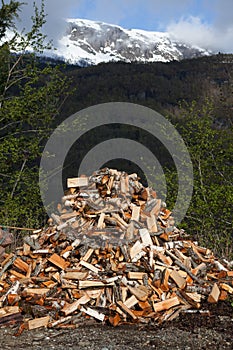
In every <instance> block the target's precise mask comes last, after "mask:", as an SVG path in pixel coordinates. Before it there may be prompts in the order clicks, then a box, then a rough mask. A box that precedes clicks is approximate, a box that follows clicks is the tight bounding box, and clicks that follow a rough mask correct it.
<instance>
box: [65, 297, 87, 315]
mask: <svg viewBox="0 0 233 350" xmlns="http://www.w3.org/2000/svg"><path fill="white" fill-rule="evenodd" d="M90 300H91V299H90V297H89V296H87V295H83V296H82V297H81V298H80V299H78V300H76V301H74V302H73V303H72V304H66V305H65V306H64V307H63V309H61V311H62V312H63V313H64V314H65V316H67V315H70V314H72V313H73V312H75V311H76V310H77V309H78V308H79V306H80V305H85V304H87V303H88V302H89V301H90Z"/></svg>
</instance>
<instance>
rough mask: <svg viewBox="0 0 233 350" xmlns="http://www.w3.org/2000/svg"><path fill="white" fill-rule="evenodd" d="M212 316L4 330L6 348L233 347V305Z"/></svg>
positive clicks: (216, 310)
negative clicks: (18, 333) (157, 322)
mask: <svg viewBox="0 0 233 350" xmlns="http://www.w3.org/2000/svg"><path fill="white" fill-rule="evenodd" d="M209 310H210V316H205V315H202V314H182V315H180V316H179V318H177V319H176V320H174V321H171V322H165V323H163V324H162V325H160V326H158V325H157V326H153V325H122V326H119V327H116V328H113V327H111V326H107V325H101V324H98V323H96V322H95V321H93V320H91V319H90V320H87V321H85V322H84V323H80V324H79V325H77V328H75V329H36V330H34V331H30V332H29V331H25V332H24V333H23V334H22V335H21V336H19V337H15V336H14V333H15V332H16V328H14V327H12V328H11V327H8V328H7V329H5V328H2V329H0V337H1V346H0V348H1V349H2V350H3V349H13V348H17V349H18V350H21V349H24V350H25V349H38V350H39V349H43V350H47V349H48V350H50V349H56V350H63V349H74V350H84V349H85V350H86V349H90V350H92V349H93V350H94V349H95V350H118V349H121V350H123V349H129V350H131V349H132V350H133V349H134V350H136V349H138V350H139V349H140V350H141V349H160V350H167V349H168V348H169V349H170V350H175V349H184V350H188V349H195V350H196V349H203V350H204V349H205V350H206V349H211V350H215V349H219V350H222V349H223V350H224V349H227V350H228V349H229V350H232V349H233V307H232V306H231V305H230V304H229V303H221V304H217V305H211V306H210V307H209Z"/></svg>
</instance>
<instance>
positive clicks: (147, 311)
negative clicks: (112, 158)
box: [0, 169, 233, 334]
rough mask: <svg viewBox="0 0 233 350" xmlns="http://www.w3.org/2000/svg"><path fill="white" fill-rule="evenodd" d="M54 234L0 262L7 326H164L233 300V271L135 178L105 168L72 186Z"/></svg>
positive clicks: (52, 222) (37, 236)
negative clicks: (87, 323)
mask: <svg viewBox="0 0 233 350" xmlns="http://www.w3.org/2000/svg"><path fill="white" fill-rule="evenodd" d="M67 187H68V190H67V192H66V193H65V195H64V197H63V198H62V204H61V205H59V206H58V212H57V213H56V214H52V215H51V218H50V219H49V221H48V227H46V228H44V229H39V230H35V231H34V232H33V233H32V234H31V235H29V236H26V237H25V238H24V241H23V244H22V246H20V247H18V248H17V249H16V250H15V251H14V252H11V253H6V252H5V253H4V254H3V256H2V262H1V264H0V267H1V270H0V325H4V326H6V325H8V324H12V323H13V324H19V326H20V327H19V331H18V334H19V333H20V332H21V331H22V330H23V329H30V330H31V329H34V328H38V327H42V326H44V327H66V328H73V327H76V326H77V324H78V323H79V322H83V320H84V319H86V318H90V317H91V318H94V319H96V320H97V321H99V322H103V323H109V324H112V325H114V326H117V325H119V324H123V323H126V322H132V323H137V322H141V323H151V322H156V323H160V322H163V321H166V320H172V319H174V318H175V317H177V316H178V315H179V314H180V313H181V312H187V310H198V312H202V311H203V309H202V305H203V304H204V303H205V302H206V301H207V302H209V303H217V302H218V301H220V300H225V299H227V297H228V295H229V294H232V293H233V271H232V265H231V264H230V263H228V262H227V261H226V260H223V261H220V260H218V259H217V258H216V257H215V256H214V255H213V253H212V252H211V250H210V249H208V248H204V247H201V246H199V245H198V243H197V242H194V241H192V240H191V239H190V238H189V237H188V236H187V235H186V234H185V232H184V231H183V230H179V229H177V228H176V227H175V226H174V218H173V217H172V213H171V212H170V211H169V210H168V209H167V208H166V204H165V203H163V202H162V201H161V200H160V199H158V198H157V196H156V192H155V191H154V190H152V189H150V188H145V187H144V186H143V185H142V184H141V183H140V182H139V179H138V177H137V175H136V174H131V175H127V174H126V173H124V172H119V171H117V170H113V169H102V170H100V171H97V172H95V173H94V174H93V175H92V176H90V177H86V176H81V177H78V178H72V179H68V181H67Z"/></svg>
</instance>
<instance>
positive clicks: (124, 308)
mask: <svg viewBox="0 0 233 350" xmlns="http://www.w3.org/2000/svg"><path fill="white" fill-rule="evenodd" d="M117 304H118V305H119V306H120V308H121V309H122V310H123V311H125V312H126V313H127V314H128V315H130V317H132V318H133V319H134V320H137V317H136V316H135V315H134V313H133V312H132V311H131V310H130V309H129V308H128V307H127V306H126V305H125V304H124V303H123V302H122V301H120V300H119V301H117Z"/></svg>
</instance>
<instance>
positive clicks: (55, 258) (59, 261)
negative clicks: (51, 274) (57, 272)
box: [48, 253, 70, 270]
mask: <svg viewBox="0 0 233 350" xmlns="http://www.w3.org/2000/svg"><path fill="white" fill-rule="evenodd" d="M48 261H50V262H51V263H52V264H54V265H56V266H57V267H59V268H60V269H62V270H65V269H66V268H67V267H68V266H69V265H70V263H69V262H68V261H65V259H63V258H61V257H60V256H59V255H57V254H56V253H54V254H53V255H52V256H50V258H48Z"/></svg>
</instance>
